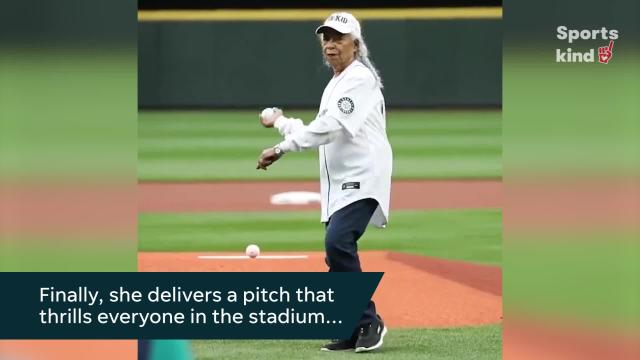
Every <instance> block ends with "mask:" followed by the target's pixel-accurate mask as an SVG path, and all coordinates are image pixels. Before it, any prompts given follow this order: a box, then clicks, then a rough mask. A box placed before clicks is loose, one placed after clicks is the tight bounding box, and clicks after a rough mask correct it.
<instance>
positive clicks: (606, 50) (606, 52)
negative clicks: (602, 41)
mask: <svg viewBox="0 0 640 360" xmlns="http://www.w3.org/2000/svg"><path fill="white" fill-rule="evenodd" d="M612 56H613V40H611V41H609V46H602V47H599V48H598V61H599V62H600V63H601V64H608V63H609V60H611V57H612Z"/></svg>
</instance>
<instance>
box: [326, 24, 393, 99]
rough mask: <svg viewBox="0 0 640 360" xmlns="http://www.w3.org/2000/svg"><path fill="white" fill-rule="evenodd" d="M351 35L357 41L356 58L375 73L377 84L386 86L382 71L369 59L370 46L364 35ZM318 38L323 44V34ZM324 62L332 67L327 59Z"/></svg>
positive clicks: (381, 86)
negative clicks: (383, 82) (383, 83)
mask: <svg viewBox="0 0 640 360" xmlns="http://www.w3.org/2000/svg"><path fill="white" fill-rule="evenodd" d="M349 36H351V39H353V41H354V42H357V46H356V60H358V61H360V62H361V63H362V64H363V65H364V66H366V67H367V68H368V69H369V70H370V71H371V73H372V74H373V77H374V78H375V79H376V84H378V86H379V87H380V89H382V88H383V87H384V86H383V85H382V77H381V76H380V71H378V69H377V68H376V67H375V65H374V64H373V62H372V61H371V60H370V59H369V48H368V47H367V44H366V43H365V42H364V37H363V36H361V37H360V38H358V37H355V36H354V35H353V34H349ZM318 38H319V39H320V43H321V44H322V34H319V35H318ZM324 64H325V65H327V66H328V67H331V64H329V61H327V60H325V61H324Z"/></svg>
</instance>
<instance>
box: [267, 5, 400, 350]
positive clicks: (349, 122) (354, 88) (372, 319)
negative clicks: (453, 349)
mask: <svg viewBox="0 0 640 360" xmlns="http://www.w3.org/2000/svg"><path fill="white" fill-rule="evenodd" d="M316 34H318V35H319V37H320V40H321V42H322V54H323V56H324V59H325V61H326V63H327V64H328V65H329V66H330V67H331V68H332V69H333V77H332V78H331V80H330V81H329V83H328V84H327V86H326V88H325V89H324V93H323V94H322V99H321V101H320V108H319V112H318V115H317V116H316V118H315V119H314V120H313V121H312V122H311V123H309V125H306V126H305V125H304V124H303V123H302V121H301V120H299V119H290V118H286V117H285V116H284V115H283V113H282V111H281V110H279V109H273V111H265V112H263V115H261V123H262V125H264V126H265V127H275V128H276V129H278V131H279V132H280V134H281V135H283V136H284V137H285V139H284V141H282V142H281V143H279V144H277V145H275V146H274V147H272V148H268V149H265V150H264V151H263V152H262V154H261V155H260V158H259V159H258V166H257V168H258V169H264V170H266V169H267V167H268V166H270V165H271V164H273V163H274V162H275V161H277V160H279V159H281V158H282V156H283V155H284V154H286V153H289V152H298V151H303V150H307V149H313V148H318V149H319V154H320V190H321V195H322V201H321V211H322V214H321V221H322V222H323V223H325V229H326V236H325V249H326V262H327V265H328V266H329V271H330V272H340V271H342V272H349V271H350V272H361V271H362V268H361V267H360V259H359V257H358V244H357V242H358V239H360V237H361V236H362V235H363V234H364V232H365V229H366V227H367V224H369V223H372V224H374V225H376V226H378V227H384V226H385V225H386V223H387V219H388V217H389V197H390V191H391V169H392V153H391V146H390V145H389V141H388V140H387V134H386V120H385V103H384V97H383V95H382V91H381V89H382V81H381V79H380V75H379V73H378V71H377V70H376V68H375V67H374V66H373V64H372V63H371V61H370V60H369V57H368V50H367V46H366V44H365V42H364V39H363V37H362V33H361V30H360V23H359V22H358V20H356V18H355V17H354V16H353V15H351V14H349V13H344V12H342V13H334V14H331V16H329V17H328V18H327V19H326V21H325V22H324V24H323V25H321V26H320V27H318V28H317V29H316ZM386 332H387V329H386V327H385V325H384V322H383V321H382V318H381V317H380V316H379V315H377V313H376V307H375V304H374V302H373V301H370V302H369V304H368V306H367V308H366V310H365V311H364V314H363V315H362V318H361V319H360V321H359V323H358V325H357V327H356V329H355V330H354V332H353V334H352V336H351V337H350V338H349V339H342V340H336V341H333V342H331V343H329V344H327V345H325V346H323V347H322V350H326V351H336V350H353V349H355V351H356V352H365V351H371V350H374V349H377V348H379V347H380V346H381V345H382V342H383V338H384V336H385V334H386Z"/></svg>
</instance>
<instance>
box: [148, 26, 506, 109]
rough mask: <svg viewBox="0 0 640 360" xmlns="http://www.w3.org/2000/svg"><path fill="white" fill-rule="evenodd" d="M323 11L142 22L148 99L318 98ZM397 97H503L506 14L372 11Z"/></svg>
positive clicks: (369, 34)
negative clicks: (476, 16) (457, 16)
mask: <svg viewBox="0 0 640 360" xmlns="http://www.w3.org/2000/svg"><path fill="white" fill-rule="evenodd" d="M318 24H319V22H318V21H241V22H237V21H202V22H200V21H152V22H140V23H139V32H138V33H139V38H138V51H139V55H138V56H139V69H138V74H139V75H138V76H139V105H140V107H141V108H190V107H196V108H200V107H202V108H219V107H222V108H255V107H262V106H269V105H279V106H286V107H316V106H317V105H318V102H319V99H320V96H321V94H322V90H323V88H324V86H325V84H326V82H327V81H328V80H329V78H330V76H331V75H330V72H329V69H328V68H327V67H326V66H324V65H323V63H322V60H321V52H320V47H319V42H318V41H317V38H316V37H315V35H314V30H315V28H316V26H317V25H318ZM362 27H363V34H364V36H365V40H366V42H367V44H368V46H369V49H370V52H371V58H372V60H373V61H374V62H375V63H376V65H377V66H378V68H379V69H380V71H381V73H382V76H383V80H384V82H385V97H386V100H387V105H388V106H390V107H436V106H444V107H449V106H454V107H455V106H500V104H501V97H502V93H501V87H502V78H501V74H502V64H501V61H502V27H501V20H500V19H481V20H394V21H390V20H366V21H363V22H362Z"/></svg>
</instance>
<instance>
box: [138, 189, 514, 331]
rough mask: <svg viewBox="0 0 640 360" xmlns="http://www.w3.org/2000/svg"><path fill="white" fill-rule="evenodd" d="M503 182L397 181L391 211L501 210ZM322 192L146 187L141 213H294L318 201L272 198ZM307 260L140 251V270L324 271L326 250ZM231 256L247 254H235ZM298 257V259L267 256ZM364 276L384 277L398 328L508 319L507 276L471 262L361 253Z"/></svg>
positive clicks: (382, 295) (391, 320)
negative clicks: (370, 273) (376, 274)
mask: <svg viewBox="0 0 640 360" xmlns="http://www.w3.org/2000/svg"><path fill="white" fill-rule="evenodd" d="M501 189H502V183H501V182H500V181H493V180H487V181H464V180H460V181H445V180H442V181H439V180H430V181H395V182H394V183H393V188H392V192H391V193H392V195H391V196H392V199H391V206H392V208H393V209H468V208H500V207H501V206H502V204H501ZM287 191H314V192H317V191H319V184H318V182H317V181H313V182H219V183H178V184H172V183H142V184H139V186H138V199H139V207H138V210H139V211H140V212H206V211H283V210H284V211H287V210H288V211H291V210H304V209H318V208H319V204H317V203H314V204H310V205H272V204H271V203H270V201H269V200H270V197H271V195H274V194H277V193H281V192H287ZM301 254H304V255H308V258H306V259H286V260H273V259H257V260H251V259H234V260H230V259H225V260H221V259H215V260H212V259H198V255H225V254H223V253H215V254H214V253H139V254H138V269H139V271H197V272H207V271H301V272H305V271H326V270H327V267H326V265H325V262H324V254H323V253H314V252H306V253H297V255H301ZM226 255H241V254H229V253H227V254H226ZM263 255H294V254H263ZM360 258H361V261H362V264H363V266H364V269H363V270H364V271H381V272H384V273H385V275H384V277H383V279H382V282H381V283H380V286H379V287H378V289H377V291H376V293H375V295H374V300H375V301H376V304H377V307H378V310H379V311H380V313H381V314H383V316H384V317H385V320H386V321H387V323H388V324H389V325H390V326H392V327H456V326H468V325H484V324H495V323H499V322H501V319H502V288H501V284H502V273H501V269H500V268H499V267H496V266H487V265H478V264H470V263H466V262H462V261H450V260H442V259H436V258H430V257H425V256H418V255H410V254H402V253H395V252H388V251H372V252H362V253H361V254H360Z"/></svg>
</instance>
